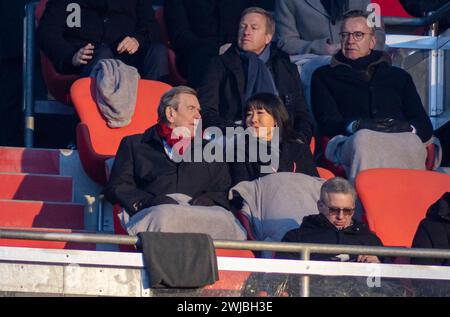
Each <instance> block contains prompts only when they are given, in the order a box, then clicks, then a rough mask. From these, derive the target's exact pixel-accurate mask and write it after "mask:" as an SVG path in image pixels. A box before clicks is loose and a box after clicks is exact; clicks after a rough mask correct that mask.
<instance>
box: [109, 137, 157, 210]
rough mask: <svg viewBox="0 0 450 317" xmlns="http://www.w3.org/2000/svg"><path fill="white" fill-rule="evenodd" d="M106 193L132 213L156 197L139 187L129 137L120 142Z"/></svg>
mask: <svg viewBox="0 0 450 317" xmlns="http://www.w3.org/2000/svg"><path fill="white" fill-rule="evenodd" d="M104 194H105V196H106V198H107V199H108V200H109V201H110V202H111V203H112V204H116V203H118V204H120V205H121V206H122V207H123V208H125V209H126V210H127V212H128V213H129V214H130V215H134V214H135V213H137V212H138V211H139V210H141V209H143V208H146V207H149V206H151V205H152V200H153V199H154V198H155V196H154V195H152V194H150V193H147V192H145V191H143V190H140V189H138V188H137V184H136V181H135V177H134V157H133V148H132V144H131V139H130V138H128V137H126V138H124V139H123V140H122V142H121V143H120V146H119V150H118V151H117V155H116V159H115V161H114V165H113V168H112V171H111V177H110V179H109V182H108V184H107V185H106V188H105V190H104Z"/></svg>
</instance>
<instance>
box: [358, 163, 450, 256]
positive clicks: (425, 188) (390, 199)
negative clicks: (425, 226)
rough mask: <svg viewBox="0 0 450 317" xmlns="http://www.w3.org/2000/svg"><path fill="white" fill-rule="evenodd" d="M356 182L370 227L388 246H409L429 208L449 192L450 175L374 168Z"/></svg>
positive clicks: (360, 175)
mask: <svg viewBox="0 0 450 317" xmlns="http://www.w3.org/2000/svg"><path fill="white" fill-rule="evenodd" d="M355 184H356V190H357V192H358V195H359V198H360V199H361V203H362V205H363V206H364V209H365V212H366V218H367V222H368V225H369V228H370V229H371V230H372V231H374V232H375V233H376V234H377V235H378V237H379V238H380V239H381V240H382V241H383V244H384V245H385V246H401V247H408V248H409V247H411V244H412V241H413V238H414V234H415V232H416V230H417V227H418V225H419V223H420V221H421V220H422V219H423V218H424V217H425V214H426V211H427V209H428V207H430V206H431V204H433V203H434V202H435V201H436V200H438V199H439V198H440V197H441V196H442V195H443V194H444V193H445V192H448V191H450V175H447V174H442V173H436V172H431V171H419V170H404V169H371V170H366V171H363V172H361V173H359V174H358V176H357V177H356V183H355Z"/></svg>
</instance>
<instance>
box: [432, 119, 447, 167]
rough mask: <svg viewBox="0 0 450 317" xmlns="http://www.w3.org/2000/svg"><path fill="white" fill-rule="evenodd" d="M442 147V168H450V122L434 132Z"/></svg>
mask: <svg viewBox="0 0 450 317" xmlns="http://www.w3.org/2000/svg"><path fill="white" fill-rule="evenodd" d="M434 135H435V136H437V137H438V139H439V141H440V142H441V146H442V162H441V166H445V167H447V166H449V167H450V121H448V122H447V123H446V124H444V125H443V126H442V127H440V128H439V129H437V130H436V131H434Z"/></svg>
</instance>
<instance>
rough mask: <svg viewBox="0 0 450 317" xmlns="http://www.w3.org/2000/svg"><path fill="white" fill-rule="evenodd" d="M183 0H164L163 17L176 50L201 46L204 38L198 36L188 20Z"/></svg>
mask: <svg viewBox="0 0 450 317" xmlns="http://www.w3.org/2000/svg"><path fill="white" fill-rule="evenodd" d="M185 6H186V4H185V2H184V1H183V0H165V2H164V17H165V21H166V25H167V31H168V33H169V37H170V40H171V44H172V46H173V47H174V48H175V49H176V50H181V49H192V48H194V47H198V46H201V45H202V44H203V43H204V42H205V41H206V40H204V39H202V38H200V37H198V36H197V35H196V34H194V32H192V28H191V25H190V22H189V18H188V15H187V12H186V7H185Z"/></svg>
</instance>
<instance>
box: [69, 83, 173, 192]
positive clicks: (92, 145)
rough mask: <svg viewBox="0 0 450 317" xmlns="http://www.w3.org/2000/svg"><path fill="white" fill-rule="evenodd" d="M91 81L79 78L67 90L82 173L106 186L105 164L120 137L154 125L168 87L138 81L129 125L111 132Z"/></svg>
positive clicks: (113, 154) (161, 84) (115, 150)
mask: <svg viewBox="0 0 450 317" xmlns="http://www.w3.org/2000/svg"><path fill="white" fill-rule="evenodd" d="M94 87H95V80H94V79H92V78H81V79H79V80H77V81H76V82H75V83H74V84H73V86H72V89H71V97H72V102H73V104H74V107H75V109H76V111H77V113H78V116H79V117H80V121H81V122H80V123H79V124H78V126H77V148H78V152H79V155H80V160H81V163H82V165H83V168H84V170H85V171H86V173H87V174H88V175H89V177H91V178H92V179H93V180H94V181H96V182H97V183H99V184H101V185H104V184H105V183H106V169H105V160H107V159H108V158H111V157H113V156H115V154H116V152H117V149H118V147H119V144H120V141H121V140H122V138H123V137H125V136H128V135H132V134H138V133H143V132H144V131H145V130H146V129H148V128H149V127H151V126H152V125H154V124H156V122H157V119H158V118H157V117H158V116H157V107H158V105H159V101H160V98H161V96H162V95H163V94H164V93H165V92H167V91H168V90H169V89H170V88H171V86H170V85H167V84H165V83H162V82H158V81H152V80H144V79H141V80H139V84H138V94H137V101H136V108H135V112H134V115H133V117H132V119H131V123H130V124H129V125H127V126H125V127H122V128H117V129H112V128H110V127H108V125H107V124H106V120H105V119H104V117H103V115H102V114H101V112H100V111H99V109H98V107H97V104H96V102H95V98H94V96H95V88H94Z"/></svg>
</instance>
